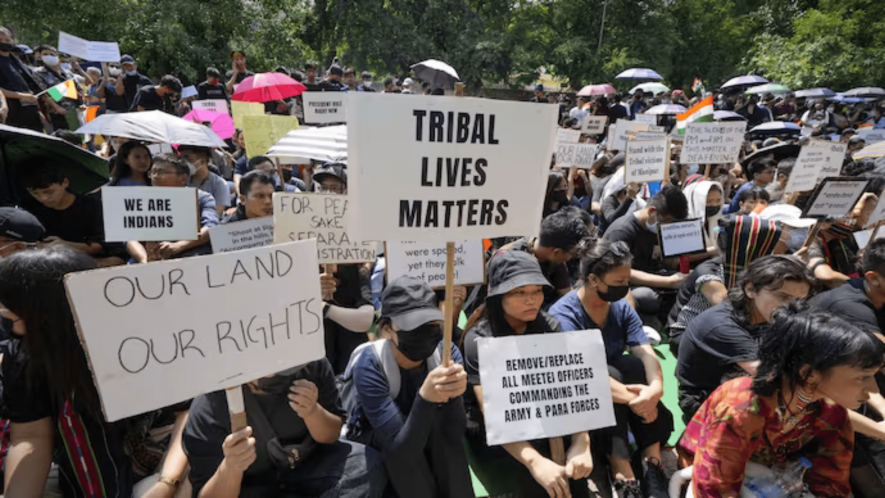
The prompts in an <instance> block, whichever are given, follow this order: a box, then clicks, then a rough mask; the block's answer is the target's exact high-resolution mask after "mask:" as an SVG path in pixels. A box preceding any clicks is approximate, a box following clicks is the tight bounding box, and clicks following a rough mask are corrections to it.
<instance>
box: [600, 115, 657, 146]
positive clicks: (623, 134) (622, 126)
mask: <svg viewBox="0 0 885 498" xmlns="http://www.w3.org/2000/svg"><path fill="white" fill-rule="evenodd" d="M631 131H632V132H640V131H649V124H648V123H641V122H639V121H630V120H628V119H619V120H618V121H617V122H616V123H615V133H614V135H613V136H612V135H609V147H608V148H609V150H617V151H622V150H624V149H626V148H627V133H629V132H631Z"/></svg>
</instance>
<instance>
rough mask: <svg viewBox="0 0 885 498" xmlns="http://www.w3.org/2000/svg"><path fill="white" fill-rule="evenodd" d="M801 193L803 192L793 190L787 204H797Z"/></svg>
mask: <svg viewBox="0 0 885 498" xmlns="http://www.w3.org/2000/svg"><path fill="white" fill-rule="evenodd" d="M800 194H801V192H793V193H792V194H790V199H789V200H788V201H787V204H789V205H791V206H795V205H796V201H798V200H799V195H800Z"/></svg>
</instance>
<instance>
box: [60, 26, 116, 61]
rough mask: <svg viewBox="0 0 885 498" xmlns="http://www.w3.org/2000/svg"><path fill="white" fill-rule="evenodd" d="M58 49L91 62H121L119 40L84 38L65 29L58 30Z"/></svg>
mask: <svg viewBox="0 0 885 498" xmlns="http://www.w3.org/2000/svg"><path fill="white" fill-rule="evenodd" d="M58 51H59V52H61V53H63V54H68V55H73V56H74V57H77V58H78V59H83V60H85V61H91V62H120V46H119V45H117V42H97V41H89V40H84V39H83V38H80V37H77V36H74V35H70V34H68V33H65V32H64V31H59V32H58Z"/></svg>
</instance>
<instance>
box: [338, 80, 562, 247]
mask: <svg viewBox="0 0 885 498" xmlns="http://www.w3.org/2000/svg"><path fill="white" fill-rule="evenodd" d="M557 112H558V109H557V108H556V106H545V105H534V104H532V103H528V102H504V101H499V100H486V99H474V98H464V97H460V98H459V97H439V96H427V97H425V96H414V97H408V98H402V97H401V96H398V95H388V94H363V95H359V96H357V97H355V96H353V95H349V96H348V100H347V116H348V158H349V167H350V169H351V171H352V174H351V175H348V178H349V180H350V181H349V184H348V191H349V195H350V196H351V200H352V202H353V205H354V209H353V215H354V216H353V219H352V222H353V229H354V230H355V234H354V235H355V236H356V237H357V238H359V239H366V240H385V241H392V240H420V241H422V242H430V241H434V242H446V241H452V240H463V239H482V238H490V237H504V236H515V235H530V234H533V233H535V232H536V231H537V227H538V225H539V224H540V222H541V211H542V209H541V208H542V204H543V202H544V189H543V188H538V187H539V186H540V185H546V181H547V172H548V171H549V168H550V158H551V156H552V154H553V143H554V137H555V133H556V117H557Z"/></svg>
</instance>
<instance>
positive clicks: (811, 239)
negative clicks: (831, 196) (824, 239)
mask: <svg viewBox="0 0 885 498" xmlns="http://www.w3.org/2000/svg"><path fill="white" fill-rule="evenodd" d="M823 224H824V222H823V220H817V222H815V224H814V226H812V227H811V230H809V231H808V237H806V238H805V243H804V244H802V248H806V247H808V246H810V245H811V243H812V242H814V239H816V238H817V234H818V233H820V228H821V226H823Z"/></svg>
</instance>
